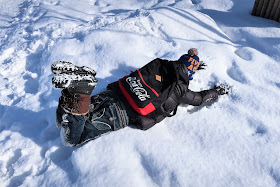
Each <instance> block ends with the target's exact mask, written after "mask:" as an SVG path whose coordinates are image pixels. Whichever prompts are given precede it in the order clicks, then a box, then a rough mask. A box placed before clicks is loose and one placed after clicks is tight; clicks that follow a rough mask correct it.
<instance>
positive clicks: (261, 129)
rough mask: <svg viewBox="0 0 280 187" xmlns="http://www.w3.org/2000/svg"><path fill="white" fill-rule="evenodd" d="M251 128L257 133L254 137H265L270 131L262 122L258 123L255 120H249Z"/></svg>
mask: <svg viewBox="0 0 280 187" xmlns="http://www.w3.org/2000/svg"><path fill="white" fill-rule="evenodd" d="M248 123H249V126H250V127H251V128H252V129H253V130H254V131H255V133H254V134H252V135H253V136H254V135H259V136H263V135H265V134H266V133H267V132H268V130H267V127H266V126H265V125H264V124H263V122H262V121H257V120H253V119H248Z"/></svg>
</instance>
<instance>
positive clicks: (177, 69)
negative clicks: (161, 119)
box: [160, 61, 187, 117]
mask: <svg viewBox="0 0 280 187" xmlns="http://www.w3.org/2000/svg"><path fill="white" fill-rule="evenodd" d="M168 63H171V64H172V66H171V67H172V68H173V70H171V71H174V74H175V76H176V81H175V82H174V83H173V84H172V86H171V88H170V90H169V93H168V97H167V98H169V97H170V96H171V94H172V93H173V92H174V88H175V86H176V85H177V84H178V83H179V79H180V72H181V71H182V68H183V67H182V66H181V65H183V66H184V64H181V63H178V61H169V62H168ZM169 71H170V69H169ZM186 75H187V74H186ZM177 109H178V106H177V107H176V108H175V109H174V110H173V111H172V112H171V113H172V114H171V113H169V112H167V111H166V110H165V109H164V108H163V106H162V105H161V107H160V110H161V112H162V113H163V114H164V116H165V117H172V116H174V115H175V114H176V113H177Z"/></svg>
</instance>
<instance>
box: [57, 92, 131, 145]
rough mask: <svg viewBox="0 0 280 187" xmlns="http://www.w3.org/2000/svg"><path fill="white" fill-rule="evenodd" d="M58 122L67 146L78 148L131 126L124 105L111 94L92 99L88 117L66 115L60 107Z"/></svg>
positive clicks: (105, 93) (107, 93) (98, 95)
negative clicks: (106, 134)
mask: <svg viewBox="0 0 280 187" xmlns="http://www.w3.org/2000/svg"><path fill="white" fill-rule="evenodd" d="M56 122H57V126H58V128H60V129H61V133H60V136H61V139H62V141H63V143H64V144H65V145H68V146H77V145H81V144H83V143H86V142H88V141H90V140H93V139H95V138H97V137H99V136H101V135H103V134H105V133H109V132H112V131H116V130H119V129H121V128H124V127H125V126H127V125H128V124H129V119H128V116H127V113H126V110H125V107H124V106H123V103H122V102H121V101H120V100H119V99H118V98H117V97H116V96H115V95H114V94H113V93H112V92H111V91H105V92H102V93H100V94H97V95H95V96H92V97H91V103H90V106H89V113H88V116H84V115H72V114H70V113H66V112H65V111H64V109H63V108H62V107H60V106H58V108H57V112H56Z"/></svg>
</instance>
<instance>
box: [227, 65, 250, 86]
mask: <svg viewBox="0 0 280 187" xmlns="http://www.w3.org/2000/svg"><path fill="white" fill-rule="evenodd" d="M227 74H228V75H229V76H230V77H231V78H232V79H233V80H235V81H238V82H240V83H242V84H246V83H248V81H247V79H246V77H245V75H244V74H243V72H242V70H241V69H240V68H239V67H238V65H237V64H236V62H233V63H232V67H231V68H230V69H228V70H227Z"/></svg>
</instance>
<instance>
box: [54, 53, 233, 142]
mask: <svg viewBox="0 0 280 187" xmlns="http://www.w3.org/2000/svg"><path fill="white" fill-rule="evenodd" d="M197 55H198V50H197V49H195V48H191V49H189V51H188V54H185V55H183V56H182V57H181V58H180V59H179V60H177V61H168V60H163V59H159V58H157V59H155V60H153V61H152V62H150V63H148V64H147V65H145V66H144V67H142V68H140V69H139V70H136V71H135V72H132V73H131V74H130V75H128V76H125V77H124V78H122V79H120V80H119V81H116V82H113V83H111V84H109V85H108V86H107V90H106V91H104V92H102V93H99V94H97V95H94V96H92V97H91V96H90V95H91V93H92V90H93V89H94V88H95V86H96V84H97V79H96V78H95V75H96V73H95V71H94V70H92V69H91V68H89V67H85V66H83V67H78V66H75V65H74V64H72V63H70V62H65V61H59V62H55V63H53V64H52V67H51V69H52V72H53V73H54V74H55V76H54V77H53V79H52V83H53V85H54V87H55V88H62V92H61V93H62V95H61V97H60V98H59V104H58V108H57V112H56V122H57V126H58V127H59V128H60V129H61V139H62V141H63V142H64V144H65V145H68V146H77V145H81V144H83V143H85V142H88V141H90V140H93V139H95V138H97V137H99V136H101V135H103V134H105V133H108V132H111V131H116V130H119V129H121V128H124V127H126V126H129V125H134V126H136V127H138V128H140V129H142V130H147V129H149V128H151V127H152V126H154V125H155V124H156V123H159V122H160V121H162V120H163V119H164V118H165V117H171V116H173V115H175V114H176V110H177V107H178V105H179V104H189V105H193V106H199V105H202V104H204V103H206V102H210V101H214V100H216V99H217V98H218V96H219V95H223V94H227V93H228V86H227V85H223V84H222V85H219V86H215V87H214V88H213V89H210V90H204V91H201V92H193V91H191V90H189V89H188V85H189V80H192V76H193V74H194V73H195V71H196V70H199V69H204V67H205V64H204V63H200V62H199V58H198V56H197Z"/></svg>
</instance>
